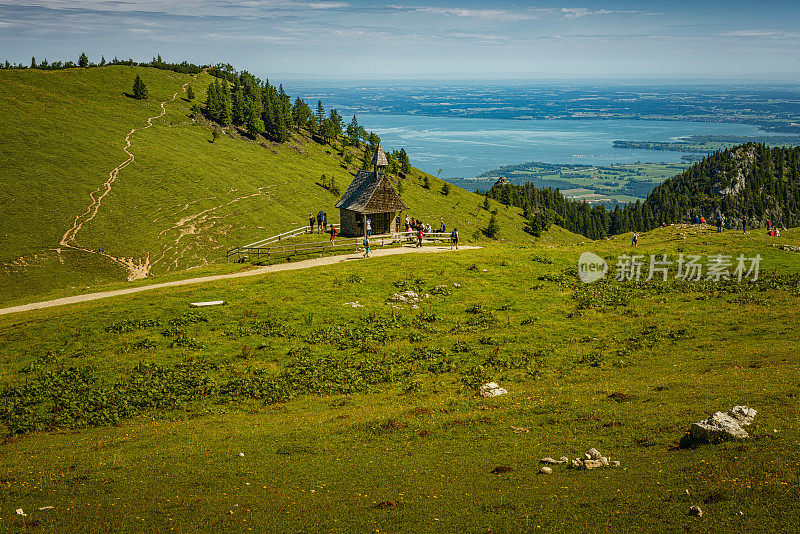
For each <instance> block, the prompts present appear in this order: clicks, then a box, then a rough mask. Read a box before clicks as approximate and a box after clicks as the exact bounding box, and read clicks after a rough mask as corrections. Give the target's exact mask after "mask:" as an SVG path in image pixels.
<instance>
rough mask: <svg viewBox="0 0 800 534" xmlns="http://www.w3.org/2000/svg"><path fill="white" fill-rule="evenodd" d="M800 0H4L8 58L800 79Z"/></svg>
mask: <svg viewBox="0 0 800 534" xmlns="http://www.w3.org/2000/svg"><path fill="white" fill-rule="evenodd" d="M798 23H800V2H793V1H780V2H779V1H774V0H761V1H757V2H756V1H747V2H745V1H740V0H727V1H718V0H694V1H683V0H679V1H672V2H671V1H657V2H656V1H650V0H642V1H622V0H621V1H613V0H608V1H598V0H590V1H574V2H572V1H562V2H558V1H555V2H547V3H539V2H506V1H499V2H475V1H471V0H463V1H439V2H432V1H429V0H421V1H412V0H387V1H385V2H369V1H361V0H307V1H298V0H242V1H235V0H214V1H189V0H172V1H162V0H144V1H141V2H129V1H125V0H0V60H3V59H6V58H7V59H9V60H12V61H14V62H24V63H26V64H27V63H28V62H29V61H30V57H31V56H36V58H37V59H38V60H41V59H43V58H47V59H50V60H54V59H73V60H74V59H75V58H77V56H78V54H79V53H80V52H81V51H86V52H87V54H89V56H90V58H91V59H92V60H99V58H100V55H101V54H103V55H105V57H106V58H112V57H114V56H118V57H121V58H123V57H124V58H127V57H133V58H135V59H139V60H146V59H149V58H150V57H152V56H154V55H156V54H161V55H162V56H163V57H164V59H167V60H183V59H187V60H189V61H192V62H195V63H216V62H226V63H231V64H233V65H234V66H236V67H238V68H240V69H247V70H249V71H251V72H253V73H255V74H257V75H261V76H269V77H270V78H273V79H317V78H319V79H369V80H372V79H393V78H427V79H521V80H525V79H590V80H594V79H612V80H613V79H618V78H635V79H676V78H677V79H680V78H687V79H688V78H691V79H699V80H703V81H716V80H719V79H738V80H750V81H756V82H758V81H767V82H768V81H790V82H791V81H794V82H797V81H800V24H798Z"/></svg>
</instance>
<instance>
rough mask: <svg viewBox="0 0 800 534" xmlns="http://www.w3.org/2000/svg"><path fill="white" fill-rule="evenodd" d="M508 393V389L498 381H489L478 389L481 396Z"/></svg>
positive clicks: (496, 395) (495, 395)
mask: <svg viewBox="0 0 800 534" xmlns="http://www.w3.org/2000/svg"><path fill="white" fill-rule="evenodd" d="M506 393H508V391H506V390H505V389H503V388H501V387H500V386H498V385H497V382H489V383H487V384H484V385H482V386H481V387H480V389H479V390H478V394H479V395H480V396H481V397H499V396H500V395H505V394H506Z"/></svg>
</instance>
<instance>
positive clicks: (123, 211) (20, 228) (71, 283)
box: [0, 66, 526, 303]
mask: <svg viewBox="0 0 800 534" xmlns="http://www.w3.org/2000/svg"><path fill="white" fill-rule="evenodd" d="M137 74H138V75H140V76H141V77H142V79H143V80H144V82H145V83H146V84H147V87H148V89H149V93H150V99H149V100H146V101H137V100H134V99H132V98H130V97H128V96H126V93H129V92H130V91H131V87H132V84H133V79H134V77H135V76H136V75H137ZM210 80H211V77H210V76H209V75H207V74H200V75H199V76H198V77H197V79H196V80H194V81H192V77H190V76H188V75H182V74H177V73H174V72H170V71H164V70H157V69H153V68H144V67H124V66H111V67H103V68H93V69H67V70H59V71H39V70H35V69H28V70H3V71H2V72H0V113H2V114H3V116H4V117H6V119H5V120H4V127H3V128H2V130H0V167H2V168H3V169H7V172H6V173H5V174H4V176H3V178H2V182H1V183H0V200H2V201H1V202H0V205H2V210H3V211H2V217H3V220H4V228H3V232H2V233H0V251H2V252H0V255H1V256H0V302H4V303H11V302H18V301H20V300H29V299H30V298H31V297H32V296H34V295H36V296H42V295H46V294H48V293H49V292H51V291H54V290H58V291H59V292H63V290H64V289H65V288H66V289H67V290H70V291H79V290H81V289H84V288H85V287H86V286H92V287H95V286H97V285H98V284H103V283H105V282H110V281H115V280H125V278H126V277H127V276H128V275H129V273H128V271H127V270H126V269H125V268H124V266H123V265H121V264H120V261H122V262H127V263H130V264H134V265H144V268H143V269H142V270H144V271H146V270H147V269H148V268H149V272H150V274H151V276H159V275H163V274H164V273H167V272H170V271H175V270H182V269H186V268H189V267H196V266H198V265H204V264H207V263H211V262H215V261H219V259H220V258H221V257H224V252H225V250H226V249H228V248H230V247H233V246H236V245H240V244H243V243H248V242H252V241H255V240H256V239H260V238H263V237H267V236H270V235H273V234H276V233H279V232H281V231H285V230H287V229H290V228H295V227H297V226H301V225H303V224H306V221H307V216H308V214H309V213H312V212H313V213H316V212H317V211H318V210H320V209H323V210H325V211H327V212H328V215H329V220H330V221H331V222H337V221H338V213H337V210H335V209H334V204H335V202H336V201H337V200H338V198H336V197H334V196H333V195H332V194H331V193H329V192H328V191H327V190H325V189H323V188H322V187H321V186H319V185H317V182H318V181H319V180H320V177H321V176H322V174H326V175H327V176H329V177H330V176H334V178H335V180H336V182H337V184H338V185H339V187H340V188H341V189H342V190H344V188H345V187H346V186H347V184H349V181H350V179H351V176H352V173H353V172H355V171H356V170H357V169H356V168H355V167H353V166H351V167H350V168H346V166H344V164H343V163H342V161H343V157H342V156H343V152H341V151H340V149H338V148H332V147H330V146H323V145H319V144H317V143H315V142H313V141H310V140H309V139H307V138H305V137H303V136H302V135H298V136H296V137H295V139H294V140H293V141H292V142H289V143H285V144H282V145H276V144H273V143H269V142H267V141H265V140H264V139H259V140H257V141H253V140H249V139H247V138H243V137H240V136H238V135H233V136H232V137H229V136H222V137H221V138H220V139H218V140H217V141H216V142H214V143H212V142H211V130H210V126H209V125H208V124H206V123H205V122H204V121H203V120H199V121H198V120H195V119H193V118H192V117H191V116H190V107H191V103H190V102H189V101H188V100H186V99H185V98H183V97H185V93H184V92H183V91H182V86H183V85H184V84H186V83H187V82H190V81H192V83H193V87H194V89H195V93H196V95H197V101H200V102H202V101H203V100H204V98H205V88H206V87H207V85H208V84H209V83H210ZM176 92H177V93H178V97H177V98H176V99H175V100H174V101H172V102H169V103H167V104H165V109H166V113H165V115H164V116H163V117H162V118H158V119H155V120H153V121H152V122H153V126H152V127H151V128H147V129H143V130H140V131H137V132H135V133H134V134H133V135H132V136H131V143H132V144H131V148H130V151H131V152H132V153H133V154H134V156H135V160H134V161H133V162H132V163H131V164H130V165H128V166H126V167H125V168H123V169H122V170H121V171H120V172H119V174H118V177H117V179H116V181H115V182H114V183H113V184H112V185H111V190H110V192H108V194H107V195H105V196H104V197H103V199H102V202H101V204H100V206H99V208H98V209H97V213H96V216H94V218H93V219H91V220H89V221H88V222H86V223H85V224H83V226H82V227H81V229H80V231H79V232H77V234H76V235H75V239H74V241H72V242H71V244H72V245H74V246H76V247H78V248H80V249H85V250H84V251H81V250H74V249H70V248H66V247H64V246H60V245H59V242H60V240H61V239H62V237H63V236H64V234H65V232H67V231H68V230H69V229H70V227H71V226H72V225H73V222H74V221H75V220H76V217H79V216H80V215H81V214H83V213H85V212H86V211H87V208H89V207H90V205H91V202H92V199H91V198H90V194H91V193H92V192H93V191H95V190H97V189H98V188H100V191H101V192H102V191H104V190H105V189H104V188H103V187H102V186H103V184H104V183H105V182H106V181H107V180H108V179H109V173H110V172H111V171H112V170H113V169H114V168H115V167H117V166H118V165H120V164H121V163H123V162H124V161H125V160H126V159H127V158H128V155H127V154H126V153H125V152H124V151H123V148H124V147H125V136H126V135H127V134H128V132H130V131H131V130H132V129H134V128H142V127H144V126H146V125H147V119H148V118H149V117H153V116H156V115H158V114H159V113H160V112H161V107H160V105H159V104H160V103H161V102H163V101H169V100H170V99H172V97H173V95H174V94H175V93H176ZM387 148H399V147H387ZM356 161H358V158H357V159H356ZM406 182H407V184H406V187H405V192H404V195H403V197H404V200H405V202H406V203H407V204H408V205H409V206H410V207H411V211H410V214H411V215H414V216H416V217H421V218H423V219H424V220H425V219H427V220H430V221H431V222H434V223H435V222H438V220H439V219H440V218H444V219H445V221H446V222H447V224H448V226H450V227H452V226H453V225H457V226H458V227H459V228H460V230H461V235H462V236H464V238H469V237H470V236H471V235H472V234H473V233H474V231H475V230H476V229H478V228H481V227H485V226H486V224H487V221H488V218H489V213H488V212H486V211H485V210H480V209H478V207H479V205H480V202H481V201H482V199H480V198H478V197H476V196H474V195H473V194H471V193H467V192H465V191H463V190H460V189H458V188H453V192H452V193H451V194H450V195H449V196H447V197H445V196H444V195H442V194H441V193H439V191H440V189H441V182H439V181H438V180H436V179H434V178H431V183H432V187H431V189H430V190H426V189H424V188H422V187H421V185H422V175H421V173H419V172H418V171H414V172H412V173H411V176H410V177H409V179H407V180H406ZM97 196H99V195H98V194H96V195H95V197H97ZM516 213H517V210H506V209H505V208H503V209H501V211H500V213H499V215H498V217H499V220H500V226H501V232H502V235H503V237H505V238H506V239H514V240H519V239H525V238H526V234H524V233H523V232H522V220H521V219H520V218H519V217H517V216H516ZM85 218H86V217H84V219H85ZM80 220H83V219H80ZM99 249H102V250H103V252H104V254H105V255H106V256H105V257H104V256H101V255H99V254H96V253H91V252H86V251H97V250H99ZM114 258H118V259H120V261H117V262H115V261H114Z"/></svg>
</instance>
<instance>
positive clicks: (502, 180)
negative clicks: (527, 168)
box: [494, 176, 511, 187]
mask: <svg viewBox="0 0 800 534" xmlns="http://www.w3.org/2000/svg"><path fill="white" fill-rule="evenodd" d="M494 185H499V186H500V187H504V186H507V185H511V182H509V181H508V178H506V177H505V176H501V177H500V178H498V179H497V181H496V182H495V183H494Z"/></svg>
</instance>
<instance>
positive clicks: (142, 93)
mask: <svg viewBox="0 0 800 534" xmlns="http://www.w3.org/2000/svg"><path fill="white" fill-rule="evenodd" d="M147 97H148V94H147V86H146V85H145V84H144V82H143V81H142V79H141V78H140V77H139V75H138V74H137V75H136V79H135V80H133V98H135V99H136V100H146V99H147Z"/></svg>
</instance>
